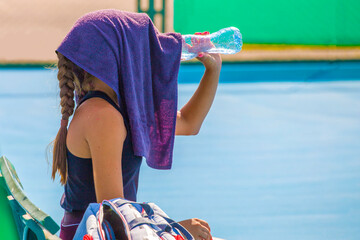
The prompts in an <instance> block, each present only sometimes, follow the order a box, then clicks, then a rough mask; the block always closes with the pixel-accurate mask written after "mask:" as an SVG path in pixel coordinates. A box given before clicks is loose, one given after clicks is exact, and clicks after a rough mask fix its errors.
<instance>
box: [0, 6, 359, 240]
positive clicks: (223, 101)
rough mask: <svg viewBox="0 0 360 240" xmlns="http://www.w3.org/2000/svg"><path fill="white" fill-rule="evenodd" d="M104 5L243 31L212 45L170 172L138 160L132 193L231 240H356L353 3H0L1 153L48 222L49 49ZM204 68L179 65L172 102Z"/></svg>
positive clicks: (168, 26) (53, 204)
mask: <svg viewBox="0 0 360 240" xmlns="http://www.w3.org/2000/svg"><path fill="white" fill-rule="evenodd" d="M105 8H115V9H121V10H125V11H132V12H146V13H147V14H148V15H149V16H150V17H151V18H152V19H153V21H154V23H155V24H156V26H157V27H158V29H159V30H160V31H162V32H173V31H175V32H180V33H181V34H192V33H194V32H202V31H210V33H212V32H215V31H218V30H220V29H221V28H225V27H229V26H234V27H237V28H239V29H240V31H241V33H242V35H243V41H244V46H243V50H242V51H241V52H240V53H237V54H234V55H222V57H223V66H222V70H221V74H220V83H219V86H218V91H217V95H216V98H215V100H214V103H213V106H212V108H211V110H210V112H209V114H208V116H207V118H206V119H205V122H204V124H203V126H202V129H201V130H200V133H199V134H198V135H196V136H178V137H176V140H175V147H174V165H173V168H172V169H171V170H170V171H159V170H153V169H151V168H149V167H148V166H146V164H145V163H144V164H143V166H142V169H141V173H140V183H139V184H140V185H139V193H138V200H139V201H152V202H155V203H157V204H158V205H159V206H160V207H162V208H163V209H164V210H165V211H166V212H167V213H168V214H169V216H171V217H172V218H174V219H176V220H182V219H186V218H192V217H197V218H201V219H204V220H206V221H208V222H209V224H210V226H211V228H212V234H213V236H217V237H221V238H224V239H229V240H231V239H234V240H238V239H248V240H250V239H251V240H252V239H268V240H269V239H276V240H279V239H284V240H287V239H292V240H294V239H310V240H315V239H316V240H319V239H326V240H329V239H334V240H335V239H336V240H337V239H350V240H358V239H360V228H359V226H360V184H359V182H360V15H359V12H360V2H359V1H357V0H330V1H324V0H312V1H310V0H303V1H294V0H288V1H284V0H273V1H269V0H253V1H236V0H222V1H209V0H207V1H205V0H175V1H171V0H166V1H162V0H147V1H145V0H141V1H140V0H139V1H138V0H128V1H117V0H102V1H93V0H86V1H85V0H71V1H70V0H62V1H45V0H32V1H25V0H6V1H5V0H0V43H1V44H0V136H1V137H0V156H1V155H4V156H6V157H7V158H8V159H9V160H10V161H11V162H12V163H13V165H14V166H15V168H16V170H17V172H18V175H19V178H20V180H21V181H22V183H23V186H24V190H25V192H26V193H27V196H28V197H29V199H31V200H32V201H33V202H34V203H35V204H36V205H38V206H39V207H40V208H41V209H42V210H44V211H45V212H46V213H48V214H49V215H50V216H52V217H53V218H54V219H55V221H56V222H57V223H58V224H60V220H61V218H62V215H63V210H62V209H61V208H60V205H59V201H60V197H61V195H62V193H63V189H62V187H61V186H60V184H59V183H58V181H57V180H56V181H55V182H52V181H51V180H50V165H49V164H48V162H47V160H46V147H47V146H48V144H49V143H50V142H51V141H52V140H53V139H54V137H55V136H56V133H57V131H58V128H59V125H60V108H59V89H58V81H57V78H56V73H57V71H56V68H53V67H52V66H53V64H54V63H56V55H55V52H54V51H55V49H56V48H57V46H58V45H59V44H60V43H61V41H62V40H63V38H64V37H65V35H66V34H67V32H68V31H69V30H70V29H71V27H72V25H73V24H74V23H75V21H76V20H77V19H78V18H79V17H81V16H82V15H83V14H85V13H87V12H90V11H94V10H98V9H105ZM203 72H204V67H203V66H202V65H201V64H200V63H199V62H198V61H197V60H191V61H187V62H182V64H181V67H180V72H179V77H178V81H179V104H178V107H179V109H180V108H181V107H182V106H183V105H184V104H185V103H186V102H187V101H188V100H189V99H190V97H191V96H192V94H193V93H194V91H195V90H196V88H197V86H198V84H199V81H200V79H201V77H202V74H203ZM49 161H50V162H51V161H52V159H51V158H50V159H49ZM0 225H1V226H3V225H2V223H1V222H0Z"/></svg>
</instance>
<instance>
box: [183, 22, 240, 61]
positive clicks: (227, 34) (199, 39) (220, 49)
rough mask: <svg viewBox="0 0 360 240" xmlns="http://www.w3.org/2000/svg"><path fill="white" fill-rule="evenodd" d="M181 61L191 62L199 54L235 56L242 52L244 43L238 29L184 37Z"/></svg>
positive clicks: (230, 28) (225, 29)
mask: <svg viewBox="0 0 360 240" xmlns="http://www.w3.org/2000/svg"><path fill="white" fill-rule="evenodd" d="M182 38H183V41H182V52H181V61H186V60H190V59H192V58H194V57H196V56H197V55H198V53H199V52H207V53H222V54H234V53H237V52H240V50H241V48H242V45H243V42H242V36H241V33H240V30H239V29H237V28H236V27H228V28H223V29H221V30H219V31H217V32H214V33H212V34H208V35H194V34H187V35H182Z"/></svg>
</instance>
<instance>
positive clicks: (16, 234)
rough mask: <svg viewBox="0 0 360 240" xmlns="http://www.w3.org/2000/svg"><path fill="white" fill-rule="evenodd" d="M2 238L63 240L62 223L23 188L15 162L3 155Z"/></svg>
mask: <svg viewBox="0 0 360 240" xmlns="http://www.w3.org/2000/svg"><path fill="white" fill-rule="evenodd" d="M0 229H1V231H0V239H9V240H13V239H14V240H15V239H24V240H45V239H50V240H60V238H59V237H57V236H56V235H54V234H55V233H56V232H57V231H58V230H59V226H58V225H57V224H56V223H55V221H54V220H53V219H52V218H51V217H50V216H49V215H47V214H46V213H44V212H43V211H41V210H40V208H38V207H36V206H35V205H34V204H33V203H32V202H31V201H30V200H29V199H28V198H27V197H26V195H25V193H24V192H23V186H22V185H21V182H20V180H19V178H18V176H17V174H16V171H15V168H14V166H13V165H12V164H11V163H10V161H9V160H8V159H6V157H4V156H2V157H1V158H0Z"/></svg>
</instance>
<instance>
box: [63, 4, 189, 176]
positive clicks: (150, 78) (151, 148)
mask: <svg viewBox="0 0 360 240" xmlns="http://www.w3.org/2000/svg"><path fill="white" fill-rule="evenodd" d="M181 44H182V37H181V34H180V33H160V32H159V31H158V30H157V29H156V27H155V26H154V24H153V23H152V21H151V19H150V18H149V17H148V15H146V14H144V13H132V12H125V11H120V10H115V9H106V10H99V11H95V12H91V13H88V14H86V15H84V16H83V17H81V18H79V19H78V20H77V22H76V23H75V25H74V26H73V28H72V29H71V31H70V32H69V33H68V34H67V36H66V37H65V39H64V40H63V42H62V43H61V44H60V46H59V48H58V49H57V50H56V51H58V52H60V53H61V54H63V55H64V56H65V57H67V58H68V59H70V60H71V61H72V62H74V63H75V64H76V65H78V66H79V67H81V68H82V69H84V70H85V71H87V72H88V73H90V74H92V75H93V76H95V77H97V78H99V79H100V80H102V81H104V82H105V83H106V84H108V85H109V86H110V87H111V88H112V89H113V90H114V91H115V92H116V94H117V96H118V100H119V103H120V102H121V103H123V106H124V108H125V112H126V113H125V114H127V116H126V117H127V118H128V119H129V122H130V130H131V135H132V143H133V150H134V154H135V155H137V156H144V157H145V158H146V161H147V164H148V165H149V166H150V167H153V168H157V169H170V168H171V164H172V155H173V146H174V138H175V123H176V113H177V91H178V90H177V84H178V83H177V76H178V72H179V67H180V56H181ZM114 144H116V143H114Z"/></svg>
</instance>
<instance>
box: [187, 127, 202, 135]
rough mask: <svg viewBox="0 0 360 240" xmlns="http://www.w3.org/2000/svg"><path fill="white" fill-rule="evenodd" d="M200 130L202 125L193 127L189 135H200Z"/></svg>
mask: <svg viewBox="0 0 360 240" xmlns="http://www.w3.org/2000/svg"><path fill="white" fill-rule="evenodd" d="M199 132H200V127H197V128H192V129H191V131H190V134H189V135H193V136H194V135H198V134H199Z"/></svg>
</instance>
